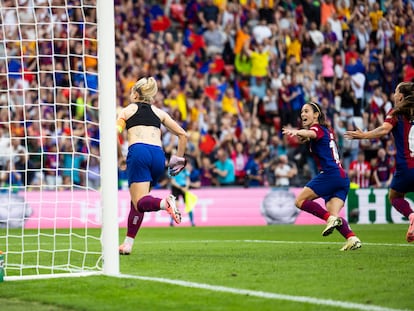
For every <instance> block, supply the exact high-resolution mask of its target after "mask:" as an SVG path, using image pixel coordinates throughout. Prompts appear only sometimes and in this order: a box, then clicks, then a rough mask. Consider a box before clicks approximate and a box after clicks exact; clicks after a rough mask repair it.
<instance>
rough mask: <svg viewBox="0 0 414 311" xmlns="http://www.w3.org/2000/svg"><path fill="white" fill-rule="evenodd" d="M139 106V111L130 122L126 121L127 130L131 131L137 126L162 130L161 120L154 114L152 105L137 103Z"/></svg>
mask: <svg viewBox="0 0 414 311" xmlns="http://www.w3.org/2000/svg"><path fill="white" fill-rule="evenodd" d="M136 104H137V105H138V110H137V112H136V113H134V114H133V115H132V116H131V117H130V118H129V119H128V120H126V128H127V129H130V128H131V127H134V126H137V125H146V126H154V127H157V128H161V120H160V118H158V116H157V115H156V114H155V113H154V111H153V110H152V108H151V105H150V104H147V103H141V102H138V103H136Z"/></svg>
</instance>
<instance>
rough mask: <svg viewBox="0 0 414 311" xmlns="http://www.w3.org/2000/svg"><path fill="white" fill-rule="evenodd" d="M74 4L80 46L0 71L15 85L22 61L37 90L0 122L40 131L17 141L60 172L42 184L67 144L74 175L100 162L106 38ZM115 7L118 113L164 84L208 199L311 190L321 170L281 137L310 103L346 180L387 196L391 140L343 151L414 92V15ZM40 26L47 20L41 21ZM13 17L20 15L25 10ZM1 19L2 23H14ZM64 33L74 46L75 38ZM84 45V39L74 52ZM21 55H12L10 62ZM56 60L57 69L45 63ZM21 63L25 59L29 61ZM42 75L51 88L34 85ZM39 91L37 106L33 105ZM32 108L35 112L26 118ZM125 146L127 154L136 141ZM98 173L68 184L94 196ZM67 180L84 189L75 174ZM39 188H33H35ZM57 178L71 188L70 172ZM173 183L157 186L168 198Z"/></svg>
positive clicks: (327, 6) (349, 1) (235, 5)
mask: <svg viewBox="0 0 414 311" xmlns="http://www.w3.org/2000/svg"><path fill="white" fill-rule="evenodd" d="M11 2H13V3H14V1H11ZM26 2H30V3H33V2H36V1H34V0H33V1H31V0H22V1H19V4H20V3H26ZM54 2H56V3H58V2H59V1H54ZM68 2H69V3H72V4H74V5H75V7H74V8H73V9H72V10H68V17H69V18H68V19H69V20H68V21H65V22H68V28H69V29H70V32H71V36H70V38H73V39H69V40H67V39H65V40H59V39H54V40H51V39H50V38H59V37H60V36H58V35H56V33H57V32H58V31H59V29H53V27H52V29H47V27H45V29H44V30H42V31H44V34H43V36H44V38H45V40H44V41H42V40H40V43H42V44H40V43H39V45H40V46H41V47H42V49H43V51H42V53H41V54H42V57H41V61H40V62H39V61H38V62H33V61H31V59H32V58H27V59H26V58H24V57H20V56H21V55H18V56H19V57H16V58H12V57H11V58H10V57H9V58H8V61H9V64H7V63H6V62H3V61H2V63H0V67H1V68H0V69H2V70H1V72H5V71H4V67H7V66H8V68H9V71H10V68H11V66H10V62H11V61H13V62H19V61H20V62H21V61H22V59H23V61H24V64H23V65H22V64H20V66H24V69H25V71H27V74H25V75H22V74H20V75H19V74H18V73H15V77H14V81H15V84H14V85H18V84H19V83H20V84H21V83H24V85H25V86H24V87H25V88H26V89H27V90H28V91H27V92H26V96H25V97H26V98H25V99H22V98H21V95H20V97H19V94H18V92H19V87H17V86H14V88H15V89H16V90H15V91H13V90H11V91H10V88H9V90H8V93H7V94H9V95H8V96H9V97H8V98H12V99H13V103H12V106H13V109H14V111H13V114H10V113H8V111H9V110H8V109H7V110H6V109H1V111H0V121H1V124H2V125H5V124H6V122H9V121H10V122H11V123H12V124H13V125H16V127H18V126H17V125H18V124H19V123H18V122H15V123H14V122H13V120H17V121H19V120H22V119H23V118H27V116H28V115H30V116H31V120H33V119H34V118H35V117H36V116H37V117H38V120H39V122H27V123H30V124H25V125H22V126H26V129H25V130H24V131H23V132H22V130H21V129H20V133H32V134H28V136H30V138H29V139H27V140H30V142H29V143H28V144H25V143H23V142H22V145H23V146H28V147H29V146H30V149H31V150H28V151H30V152H31V153H29V155H30V157H33V152H35V150H42V151H43V152H47V154H48V156H47V158H48V160H47V163H48V165H51V168H50V170H46V171H49V172H52V174H51V175H53V165H55V169H56V166H57V165H58V164H56V163H59V162H62V161H64V160H63V156H62V155H60V156H59V157H58V159H56V158H54V157H56V155H57V153H56V152H55V151H54V150H55V149H53V148H54V147H55V148H58V149H59V148H62V147H61V146H62V145H64V141H65V140H66V142H69V144H68V145H67V146H66V147H65V148H69V149H70V148H72V149H73V148H74V149H76V150H77V151H78V153H76V155H79V157H78V158H79V159H78V160H77V161H75V160H74V158H73V157H74V156H72V158H68V159H67V161H66V162H64V163H69V162H71V163H72V164H73V163H77V165H78V167H81V166H82V163H83V162H84V161H83V160H84V159H85V157H89V156H90V155H89V154H90V153H92V156H97V155H98V153H99V150H98V148H97V144H98V140H99V133H98V131H97V128H96V125H94V124H95V123H94V121H97V118H98V114H97V109H96V107H97V94H96V89H97V79H96V77H97V76H96V69H97V57H96V55H97V44H96V27H94V26H91V25H93V24H90V23H88V21H91V20H92V21H94V20H95V19H96V16H95V13H94V11H93V10H91V9H90V8H89V7H88V6H85V8H83V7H82V6H80V3H81V2H80V1H75V0H74V1H68ZM84 2H85V1H84ZM86 2H91V1H86ZM114 3H115V24H116V25H115V42H116V48H115V51H116V73H117V85H116V91H117V103H116V104H117V106H118V107H119V108H121V107H124V106H125V105H127V104H128V100H129V92H130V88H131V86H132V85H133V84H134V83H135V82H136V81H137V79H138V78H139V77H143V76H154V77H155V78H156V79H157V81H158V83H159V90H160V91H159V93H158V95H157V98H156V102H155V105H157V106H158V107H162V108H163V109H166V110H167V111H168V112H169V113H170V114H171V115H172V116H173V117H174V119H176V120H177V121H179V122H180V123H181V125H182V126H183V127H184V128H185V129H186V130H187V131H188V133H189V135H190V139H189V145H188V148H187V149H188V152H187V157H188V159H189V161H191V164H192V170H193V171H196V173H195V175H194V176H197V177H194V178H199V179H200V181H201V186H202V187H206V186H211V187H217V186H235V185H237V186H244V187H257V186H263V185H265V186H268V185H270V186H303V185H304V183H305V182H306V181H307V180H309V178H310V177H312V176H313V175H314V174H316V173H317V171H316V170H317V168H316V165H315V163H314V161H313V159H312V157H311V156H310V155H309V153H308V150H307V148H306V146H305V145H301V144H299V142H298V141H297V140H295V139H293V138H288V137H284V136H282V135H281V129H282V127H300V126H301V122H300V110H301V107H302V105H303V104H304V103H305V102H306V101H308V100H313V101H315V102H317V103H319V104H320V105H321V107H322V109H323V111H324V112H325V114H326V115H327V116H328V118H329V123H330V125H331V126H332V128H334V129H335V133H336V135H337V142H338V145H339V148H340V152H341V157H342V159H343V166H344V167H345V169H346V170H347V171H348V172H349V174H350V177H351V180H352V181H353V182H354V183H355V184H356V186H359V187H367V186H373V187H385V186H387V184H388V183H389V176H390V174H392V172H393V169H394V161H395V159H394V156H395V148H394V144H393V141H392V137H391V136H390V137H386V138H385V139H381V140H376V141H361V142H359V141H355V140H346V139H344V138H343V134H344V132H345V131H346V130H347V129H348V130H349V129H354V128H355V127H359V128H361V129H370V128H374V127H376V126H378V125H379V124H380V123H381V122H382V121H383V120H384V117H385V114H386V113H387V112H388V111H389V110H390V109H392V107H393V94H392V92H393V90H394V89H395V87H396V85H397V84H398V82H401V81H411V80H412V79H413V78H414V58H413V56H414V54H413V53H414V23H413V20H414V16H413V15H414V14H413V7H414V2H413V1H411V0H405V1H403V0H388V1H380V2H376V1H373V0H365V1H361V0H295V1H294V0H280V1H277V0H268V1H266V0H258V1H249V0H240V1H230V0H227V1H226V0H205V1H200V0H190V1H164V2H163V1H143V0H115V1H114ZM59 9H60V8H56V9H54V10H52V11H53V14H52V17H53V19H54V20H55V21H56V20H59V19H62V18H64V16H65V15H64V14H60V13H61V12H59ZM2 10H5V9H4V8H2ZM35 13H36V14H37V15H39V16H40V17H45V16H46V17H47V16H48V15H47V14H46V13H45V12H43V11H42V9H41V7H40V9H39V8H38V9H37V10H36V11H35ZM16 14H17V15H19V14H22V12H20V11H19V10H17V13H16ZM36 14H35V15H36ZM42 14H43V16H42ZM11 15H12V14H9V18H12V17H10V16H11ZM29 15H30V14H26V15H25V18H27V19H28V18H30V16H29ZM35 15H34V16H33V18H35V17H36V16H35ZM2 16H3V19H5V18H6V17H7V16H8V15H7V14H2ZM39 16H38V17H39ZM51 19H52V18H51ZM71 21H72V22H71ZM28 25H30V24H28ZM46 25H47V24H46ZM6 26H7V23H6V25H3V23H2V26H1V27H2V28H4V31H0V36H2V37H1V38H0V41H1V42H3V45H5V44H4V42H5V40H7V36H13V32H15V31H16V30H13V29H11V28H10V27H8V29H6V28H7V27H6ZM26 28H27V29H25V33H24V35H25V36H27V37H28V38H32V36H33V33H32V32H31V28H30V26H27V25H26ZM55 28H57V27H55ZM60 31H61V32H62V36H64V34H65V29H61V30H60ZM83 31H84V32H85V33H86V35H87V38H88V39H86V40H85V39H83V40H78V39H77V38H80V37H81V34H82V33H83ZM51 33H53V36H51V35H50V34H51ZM14 34H15V33H14ZM22 35H23V34H22ZM49 35H50V36H49ZM4 36H6V37H5V38H4ZM46 39H48V40H46ZM25 42H26V41H23V42H22V43H21V44H25ZM25 45H26V46H25V47H24V49H23V51H26V52H25V53H28V55H30V53H39V52H38V51H31V50H30V48H31V45H30V41H27V42H26V44H25ZM67 45H68V46H67ZM12 47H13V46H12V45H10V46H8V45H5V46H3V49H0V53H2V50H3V52H4V49H10V48H12ZM20 50H22V48H21V46H20ZM51 50H53V51H54V59H52V58H53V56H52V54H51V53H48V51H49V52H50V51H51ZM56 51H60V52H59V53H57V52H56ZM15 53H17V54H18V53H19V47H17V48H16V51H15ZM65 53H66V54H67V55H68V57H66V56H65ZM8 55H12V54H10V53H8ZM37 56H38V57H39V58H40V56H39V55H37ZM64 56H65V57H64ZM39 58H37V59H39ZM1 59H3V58H1ZM6 59H7V58H6ZM68 60H69V61H68ZM39 66H40V67H41V68H38V67H39ZM15 67H18V66H17V65H16V66H15ZM39 70H41V74H38V75H30V73H31V72H36V71H39ZM2 77H3V76H0V79H1V81H0V85H1V92H2V93H1V94H0V102H1V106H0V107H1V108H4V105H5V103H4V100H5V96H3V95H4V94H6V93H3V92H4V90H6V89H7V83H6V85H5V81H4V79H3V78H4V77H3V78H2ZM30 77H31V79H32V80H31V81H28V78H30ZM9 78H10V77H9ZM39 87H40V93H39V94H41V96H40V97H39V96H38V97H36V94H38V89H39ZM12 89H13V88H12ZM32 89H33V96H32V95H31V92H30V90H32ZM15 93H16V94H15ZM10 94H11V95H10ZM19 100H20V102H19ZM23 100H24V101H25V105H26V108H25V109H26V110H29V111H25V109H21V106H22V102H21V101H23ZM28 102H29V104H28ZM37 102H42V103H46V104H45V105H42V106H41V107H42V109H43V111H39V108H38V107H39V105H35V104H36V103H37ZM60 103H62V104H60ZM27 107H29V108H27ZM47 113H50V114H52V115H53V114H54V117H55V119H59V120H62V122H61V123H59V126H58V128H52V126H51V125H52V124H53V126H54V125H55V122H53V123H52V122H51V123H50V124H49V123H47V121H46V120H47V119H46V118H44V119H43V117H39V115H40V116H43V115H44V114H47ZM68 114H70V115H71V116H72V118H73V121H72V124H70V122H67V121H66V122H63V121H64V120H65V116H67V115H68ZM10 116H12V119H10V118H11V117H10ZM8 118H9V119H8ZM86 120H88V121H92V122H88V123H86V122H85V121H86ZM37 123H38V124H37ZM4 127H5V126H3V128H4ZM3 130H4V129H3ZM18 131H19V129H16V132H17V133H19V132H18ZM46 132H47V133H51V134H50V138H49V139H43V140H42V141H39V139H38V138H36V133H37V134H39V133H46ZM56 132H59V133H63V134H67V135H66V136H65V135H62V136H59V135H58V136H59V137H63V138H62V139H59V140H61V141H58V142H56V139H54V137H55V136H56V135H55V134H52V133H56ZM73 133H76V134H77V135H76V137H79V138H77V141H76V142H74V141H73V138H71V137H72V136H71V134H73ZM12 135H13V136H16V137H19V138H21V137H22V136H23V135H18V134H13V133H12ZM43 135H44V134H43ZM82 137H86V138H82ZM120 139H121V140H124V141H126V137H120ZM163 142H164V148H165V151H166V153H167V155H170V154H172V153H173V152H174V148H175V146H176V141H174V140H173V139H171V136H170V135H169V134H168V132H165V133H164V135H163ZM90 146H93V147H94V149H93V150H92V148H89V147H90ZM124 146H126V144H125V145H124ZM0 150H1V149H0ZM92 151H93V152H92ZM125 152H126V150H125ZM40 155H41V154H40V153H36V152H35V156H34V158H32V159H29V162H30V163H35V165H37V166H40V167H43V166H42V164H40V163H37V164H36V161H37V162H39V161H40V159H39V158H40ZM36 156H37V157H36ZM167 158H168V157H167ZM45 159H46V158H45ZM94 162H96V161H94ZM62 163H63V162H62ZM95 164H96V165H95V171H94V173H96V174H89V177H88V176H86V175H85V174H80V176H77V180H72V181H74V182H75V183H77V184H81V185H84V184H85V183H87V182H89V180H90V179H91V180H92V179H93V178H94V176H97V175H98V174H97V173H98V168H99V165H98V164H99V163H95ZM6 165H7V164H6V163H4V165H3V167H5V166H6ZM9 165H10V164H9ZM15 165H16V163H15ZM31 165H33V164H31ZM43 165H45V164H43ZM60 165H63V164H60ZM34 167H36V166H34ZM60 167H62V166H60ZM65 168H66V167H65ZM88 170H89V168H88ZM29 171H30V170H29ZM122 173H123V171H122V169H120V183H119V184H120V188H121V187H122V184H124V183H123V182H122V181H121V179H122V178H123V177H122ZM55 175H56V174H55ZM69 175H70V174H69ZM70 177H71V178H72V179H74V178H75V176H73V174H72V175H70ZM1 178H3V177H1ZM38 178H39V177H38V176H37V177H36V176H31V179H30V180H29V183H31V184H33V183H35V182H36V179H38ZM61 178H63V180H65V170H62V174H61ZM95 179H96V178H95ZM167 179H168V178H167V177H166V178H165V179H164V180H163V181H161V182H160V184H159V185H158V186H159V187H166V185H167V184H168V182H167ZM97 184H98V182H97V181H96V180H95V181H94V185H97Z"/></svg>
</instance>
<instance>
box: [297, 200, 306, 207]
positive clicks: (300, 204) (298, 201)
mask: <svg viewBox="0 0 414 311" xmlns="http://www.w3.org/2000/svg"><path fill="white" fill-rule="evenodd" d="M303 202H305V200H302V199H296V200H295V205H296V207H297V208H300V209H302V205H303Z"/></svg>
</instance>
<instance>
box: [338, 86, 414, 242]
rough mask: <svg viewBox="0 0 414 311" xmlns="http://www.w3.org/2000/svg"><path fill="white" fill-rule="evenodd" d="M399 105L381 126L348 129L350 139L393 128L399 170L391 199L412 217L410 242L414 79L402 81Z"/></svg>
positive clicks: (410, 239)
mask: <svg viewBox="0 0 414 311" xmlns="http://www.w3.org/2000/svg"><path fill="white" fill-rule="evenodd" d="M394 103H395V107H394V109H392V110H391V111H390V112H389V113H388V114H387V116H386V118H385V120H384V122H383V124H382V125H380V126H379V127H377V128H375V129H373V130H371V131H367V132H362V131H361V130H360V129H357V130H356V131H347V132H345V135H344V137H346V138H350V139H371V138H379V137H382V136H384V135H387V134H388V133H390V132H392V134H393V136H394V141H395V145H396V148H397V155H396V170H395V173H394V176H393V179H392V182H391V185H390V191H389V200H390V202H391V204H392V206H394V207H395V209H396V210H397V211H398V212H400V213H401V214H402V215H404V216H405V217H407V218H408V219H409V222H410V224H409V227H408V231H407V235H406V239H407V242H413V241H414V212H413V209H412V208H411V207H410V204H409V203H408V201H407V200H406V199H405V195H406V194H407V193H408V192H414V138H413V136H414V83H412V82H401V83H400V84H398V85H397V87H396V89H395V93H394Z"/></svg>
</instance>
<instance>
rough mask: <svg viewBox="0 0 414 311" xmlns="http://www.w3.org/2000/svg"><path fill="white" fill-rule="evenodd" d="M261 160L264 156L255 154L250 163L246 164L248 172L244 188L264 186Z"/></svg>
mask: <svg viewBox="0 0 414 311" xmlns="http://www.w3.org/2000/svg"><path fill="white" fill-rule="evenodd" d="M261 160H262V155H261V154H260V153H255V154H254V155H253V156H252V157H250V159H249V161H248V162H247V164H246V167H245V168H244V170H245V171H246V177H245V182H244V187H246V188H249V187H257V186H261V185H263V184H264V183H263V181H264V178H263V177H264V175H263V167H262V165H261Z"/></svg>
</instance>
